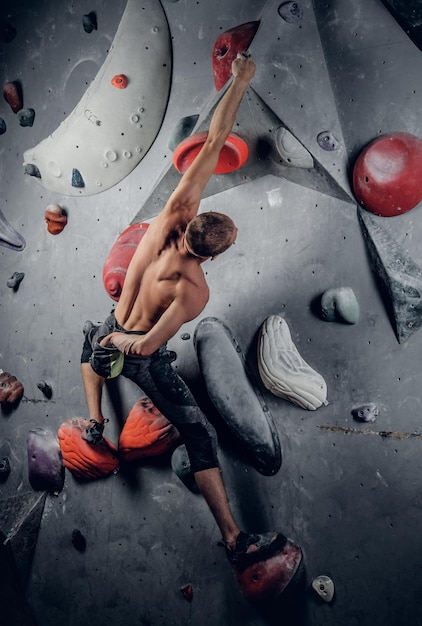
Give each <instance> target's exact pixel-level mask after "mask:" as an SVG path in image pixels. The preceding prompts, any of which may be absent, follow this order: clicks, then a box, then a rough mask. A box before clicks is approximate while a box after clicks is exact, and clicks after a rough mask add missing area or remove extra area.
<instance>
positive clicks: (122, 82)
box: [111, 74, 129, 89]
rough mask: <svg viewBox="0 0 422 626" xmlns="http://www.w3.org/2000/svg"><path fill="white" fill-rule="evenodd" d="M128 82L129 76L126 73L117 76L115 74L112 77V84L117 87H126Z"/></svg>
mask: <svg viewBox="0 0 422 626" xmlns="http://www.w3.org/2000/svg"><path fill="white" fill-rule="evenodd" d="M128 82H129V81H128V79H127V76H125V75H124V74H116V76H113V78H112V79H111V84H112V85H113V87H117V89H126V87H127V85H128Z"/></svg>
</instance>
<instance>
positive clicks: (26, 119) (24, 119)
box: [17, 109, 35, 126]
mask: <svg viewBox="0 0 422 626" xmlns="http://www.w3.org/2000/svg"><path fill="white" fill-rule="evenodd" d="M17 117H18V120H19V124H20V125H21V126H33V124H34V119H35V111H34V109H21V110H20V111H18V112H17Z"/></svg>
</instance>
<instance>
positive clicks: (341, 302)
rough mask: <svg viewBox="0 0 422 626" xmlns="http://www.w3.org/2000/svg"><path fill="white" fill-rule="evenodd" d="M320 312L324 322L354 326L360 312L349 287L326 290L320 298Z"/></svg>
mask: <svg viewBox="0 0 422 626" xmlns="http://www.w3.org/2000/svg"><path fill="white" fill-rule="evenodd" d="M321 312H322V318H323V319H324V320H325V321H326V322H346V323H347V324H356V323H357V322H358V321H359V313H360V311H359V304H358V301H357V300H356V296H355V293H354V291H353V289H352V288H351V287H334V288H332V289H327V291H325V292H324V293H323V294H322V297H321Z"/></svg>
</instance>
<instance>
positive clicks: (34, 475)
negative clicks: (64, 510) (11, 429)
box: [26, 428, 64, 493]
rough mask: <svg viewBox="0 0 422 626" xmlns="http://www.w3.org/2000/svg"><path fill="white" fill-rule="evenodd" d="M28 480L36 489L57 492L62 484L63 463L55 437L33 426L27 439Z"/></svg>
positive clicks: (49, 432) (47, 431)
mask: <svg viewBox="0 0 422 626" xmlns="http://www.w3.org/2000/svg"><path fill="white" fill-rule="evenodd" d="M26 443H27V450H28V472H29V482H30V483H31V486H32V488H33V489H35V490H36V491H49V492H55V493H57V492H59V491H61V490H62V489H63V485H64V465H63V461H62V457H61V453H60V446H59V442H58V439H57V437H56V436H55V435H54V434H53V433H52V432H51V431H49V430H45V429H44V428H33V429H32V430H30V431H29V434H28V437H27V440H26Z"/></svg>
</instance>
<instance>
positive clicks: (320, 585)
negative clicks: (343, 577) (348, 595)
mask: <svg viewBox="0 0 422 626" xmlns="http://www.w3.org/2000/svg"><path fill="white" fill-rule="evenodd" d="M312 589H314V591H316V592H317V594H318V595H319V597H320V598H322V599H323V600H325V602H331V600H332V599H333V598H334V583H333V581H332V580H331V578H330V577H329V576H317V577H316V578H314V579H313V581H312Z"/></svg>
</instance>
